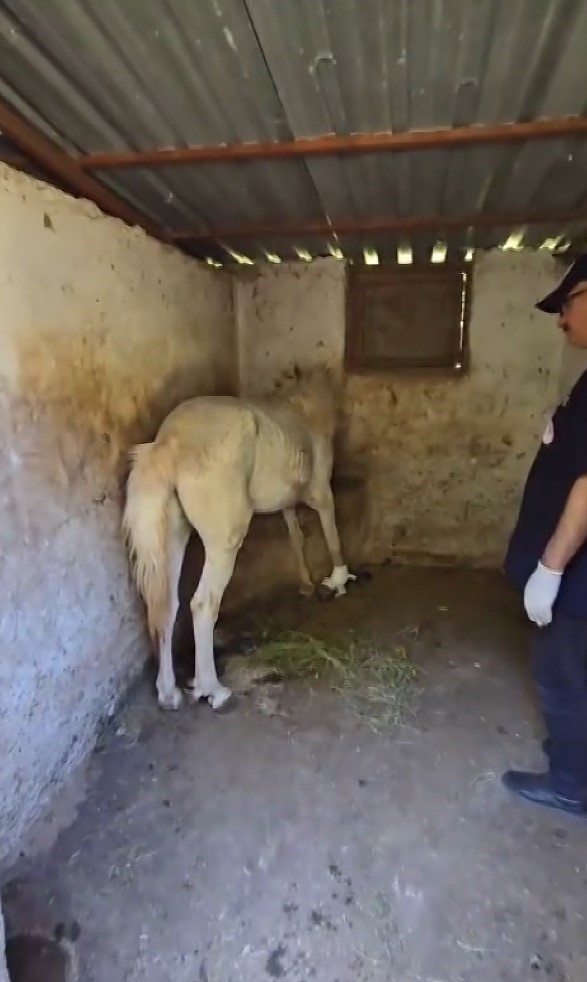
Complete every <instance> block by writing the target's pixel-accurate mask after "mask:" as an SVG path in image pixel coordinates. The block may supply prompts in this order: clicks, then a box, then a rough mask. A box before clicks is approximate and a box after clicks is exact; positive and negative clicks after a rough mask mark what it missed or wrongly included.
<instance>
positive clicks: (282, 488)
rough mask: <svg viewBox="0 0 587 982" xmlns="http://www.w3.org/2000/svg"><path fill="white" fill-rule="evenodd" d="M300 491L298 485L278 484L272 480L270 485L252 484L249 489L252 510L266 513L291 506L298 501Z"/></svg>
mask: <svg viewBox="0 0 587 982" xmlns="http://www.w3.org/2000/svg"><path fill="white" fill-rule="evenodd" d="M300 491H301V488H300V487H292V486H291V484H281V485H280V484H279V483H278V482H275V483H273V482H272V483H271V485H270V486H267V485H265V486H262V487H259V486H253V487H251V488H250V491H249V493H250V498H251V505H252V507H253V511H256V512H259V513H261V514H263V513H265V514H267V513H269V512H274V511H283V509H284V508H291V507H293V505H295V504H296V502H297V501H299V496H300Z"/></svg>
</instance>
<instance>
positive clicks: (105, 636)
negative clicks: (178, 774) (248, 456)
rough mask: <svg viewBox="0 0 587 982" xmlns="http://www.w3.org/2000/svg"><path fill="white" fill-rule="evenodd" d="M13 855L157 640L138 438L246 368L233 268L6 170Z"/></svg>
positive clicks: (3, 275) (2, 210)
mask: <svg viewBox="0 0 587 982" xmlns="http://www.w3.org/2000/svg"><path fill="white" fill-rule="evenodd" d="M0 296H1V298H2V316H1V318H0V428H1V433H0V493H1V500H2V521H1V523H0V589H1V596H2V605H1V608H0V746H1V747H2V768H1V770H0V828H1V829H2V836H1V839H0V854H5V853H8V852H9V850H11V848H12V847H13V846H14V845H15V844H16V843H17V842H18V840H19V837H20V835H21V833H22V832H23V830H24V829H25V828H26V826H27V825H28V824H29V822H30V821H31V819H33V818H34V817H35V816H36V815H37V814H38V812H39V809H40V807H41V805H42V803H43V801H44V800H45V799H46V797H47V795H48V793H49V791H50V790H51V791H52V790H54V788H55V786H56V784H58V783H60V782H62V781H63V780H64V779H65V777H66V776H67V774H68V772H69V770H70V768H71V767H72V766H73V765H74V764H75V763H76V762H77V761H79V760H80V759H81V758H82V757H83V756H84V755H85V753H86V752H87V750H88V748H89V746H90V745H91V742H92V740H93V737H94V734H95V729H96V725H97V722H98V720H99V719H100V717H101V716H103V714H104V713H106V712H107V711H108V707H109V706H110V705H112V703H113V701H114V700H115V699H116V697H117V696H118V695H119V694H120V693H121V692H122V691H123V688H124V686H125V685H126V684H127V682H128V681H129V680H130V678H131V677H132V676H133V674H134V673H136V672H137V671H138V670H139V669H140V667H141V664H142V662H143V660H144V657H145V654H146V652H147V650H148V648H147V646H146V644H145V637H144V629H143V623H144V618H143V613H142V609H141V608H140V605H139V603H138V601H137V599H136V595H135V591H134V589H133V587H132V586H131V584H130V582H129V575H128V567H127V563H126V557H125V555H124V551H123V548H122V543H121V537H120V530H119V522H120V507H121V482H122V479H123V476H124V474H125V470H126V451H127V449H128V446H129V444H130V443H131V442H133V441H135V440H138V439H148V438H150V437H151V436H152V435H153V433H154V431H155V429H156V427H157V425H158V424H159V422H160V421H161V419H162V417H163V415H164V414H165V413H166V412H167V411H168V410H169V409H170V408H171V407H172V406H174V405H175V404H176V403H177V402H179V401H180V400H181V399H184V398H187V397H189V396H191V395H195V394H197V393H201V392H206V393H210V392H219V391H220V392H230V391H233V390H234V388H235V385H236V381H237V362H236V354H235V349H236V345H235V334H234V316H233V294H232V284H231V281H230V279H229V277H228V276H227V275H226V274H224V273H220V272H217V271H213V270H209V269H208V268H206V267H204V266H203V265H201V264H198V263H196V262H195V261H192V260H189V259H187V258H186V257H183V256H181V255H180V254H179V253H178V252H176V251H175V250H173V249H171V248H167V247H165V246H162V245H161V244H160V243H157V242H155V241H154V240H151V239H149V238H148V237H147V236H146V235H145V234H144V233H143V232H142V231H140V230H138V229H130V228H128V227H126V226H125V225H124V224H123V223H121V222H119V221H116V220H114V219H110V218H107V217H105V216H104V215H102V214H101V213H100V212H99V211H98V209H96V208H95V207H94V206H92V205H91V204H89V203H87V202H82V201H76V200H74V199H72V198H69V197H67V196H66V195H64V194H61V193H60V192H58V191H56V190H54V189H52V188H50V187H48V186H46V185H43V184H41V183H39V182H36V181H34V180H32V179H31V178H28V177H26V176H25V175H23V174H19V173H17V172H15V171H12V170H10V169H9V168H7V167H0Z"/></svg>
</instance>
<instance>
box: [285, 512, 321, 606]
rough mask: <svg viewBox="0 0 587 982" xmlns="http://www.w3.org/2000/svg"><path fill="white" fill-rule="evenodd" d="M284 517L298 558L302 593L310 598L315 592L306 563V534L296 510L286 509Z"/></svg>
mask: <svg viewBox="0 0 587 982" xmlns="http://www.w3.org/2000/svg"><path fill="white" fill-rule="evenodd" d="M283 517H284V519H285V524H286V525H287V531H288V533H289V539H290V542H291V544H292V548H293V551H294V555H295V557H296V563H297V566H298V573H299V577H300V593H303V594H304V596H309V595H310V594H312V593H313V592H314V584H313V583H312V578H311V576H310V571H309V570H308V566H307V563H306V557H305V556H304V534H303V532H302V530H301V528H300V523H299V521H298V516H297V515H296V510H295V508H284V510H283Z"/></svg>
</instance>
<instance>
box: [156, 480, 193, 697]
mask: <svg viewBox="0 0 587 982" xmlns="http://www.w3.org/2000/svg"><path fill="white" fill-rule="evenodd" d="M167 522H168V525H167V569H168V583H169V611H168V619H167V623H166V624H165V627H164V629H163V631H162V632H161V634H160V636H159V671H158V674H157V697H158V702H159V705H160V707H161V709H179V707H180V705H181V701H182V695H181V692H180V690H179V689H178V687H177V685H176V683H175V673H174V671H173V656H172V650H171V639H172V637H173V625H174V623H175V618H176V616H177V608H178V606H179V599H178V586H179V576H180V573H181V565H182V562H183V557H184V555H185V550H186V546H187V543H188V539H189V537H190V527H189V525H188V523H187V521H186V519H185V516H184V514H183V511H182V509H181V507H180V505H179V502H178V500H177V498H176V497H175V496H174V497H173V499H172V501H171V503H170V505H169V510H168V513H167Z"/></svg>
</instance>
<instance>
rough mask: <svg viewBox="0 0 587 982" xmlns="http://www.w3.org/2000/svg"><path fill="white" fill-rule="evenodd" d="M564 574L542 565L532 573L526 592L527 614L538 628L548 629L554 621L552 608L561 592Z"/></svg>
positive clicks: (539, 564)
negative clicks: (548, 625)
mask: <svg viewBox="0 0 587 982" xmlns="http://www.w3.org/2000/svg"><path fill="white" fill-rule="evenodd" d="M562 576H563V574H562V573H560V572H558V571H557V570H554V569H548V568H547V567H546V566H543V565H542V563H538V566H537V567H536V569H535V570H534V572H533V573H532V576H531V577H530V579H529V580H528V582H527V583H526V589H525V590H524V607H525V608H526V613H527V615H528V617H529V618H530V620H531V621H533V622H534V624H537V625H538V627H546V625H547V624H550V622H551V620H552V608H553V605H554V602H555V600H556V598H557V596H558V591H559V590H560V585H561V580H562Z"/></svg>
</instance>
